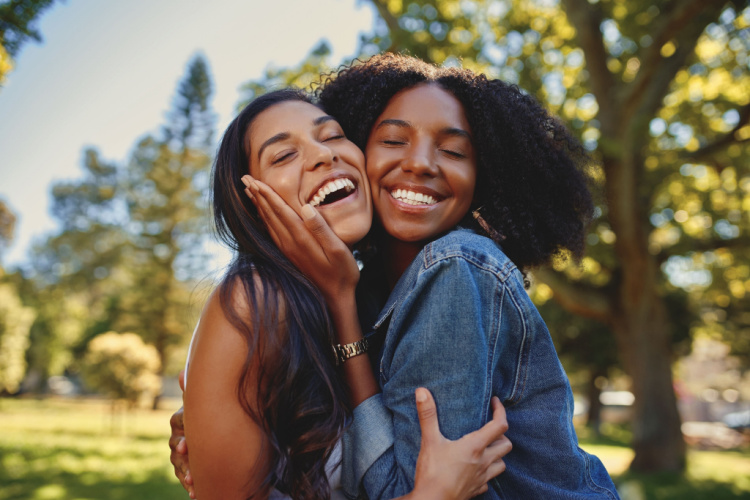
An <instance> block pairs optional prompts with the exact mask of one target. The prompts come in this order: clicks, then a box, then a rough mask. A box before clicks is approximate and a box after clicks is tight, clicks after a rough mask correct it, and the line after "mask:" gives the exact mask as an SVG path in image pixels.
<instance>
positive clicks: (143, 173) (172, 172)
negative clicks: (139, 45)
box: [122, 57, 214, 407]
mask: <svg viewBox="0 0 750 500" xmlns="http://www.w3.org/2000/svg"><path fill="white" fill-rule="evenodd" d="M210 97H211V81H210V77H209V75H208V67H207V64H206V62H205V60H204V59H203V58H202V57H196V58H194V59H193V61H192V62H191V63H190V65H189V68H188V72H187V75H186V76H185V78H184V79H183V80H182V81H181V82H180V84H179V87H178V91H177V96H176V98H175V102H174V106H173V110H172V111H171V113H170V114H169V116H168V120H169V121H168V123H167V124H166V126H165V127H164V138H163V139H162V140H158V139H155V138H153V137H146V138H144V139H143V140H141V141H140V142H139V144H138V147H137V148H136V151H135V152H134V153H133V157H132V159H131V162H130V164H129V166H128V181H127V186H128V193H127V204H128V213H129V216H130V219H131V221H132V224H133V226H134V227H135V228H137V230H136V231H135V232H134V234H133V237H134V239H133V242H134V245H133V255H132V259H133V261H134V263H135V264H136V265H135V266H134V268H133V269H132V274H133V278H134V283H133V284H134V290H136V291H137V293H133V294H129V295H128V296H126V297H125V298H124V299H125V302H126V304H127V308H128V309H129V310H131V311H137V316H135V315H131V317H130V320H131V321H132V323H125V324H123V325H122V327H123V328H124V327H125V326H128V327H129V328H130V329H133V330H134V331H138V332H140V333H141V335H143V337H144V339H146V340H147V341H148V342H149V343H151V344H152V345H154V346H155V347H156V349H157V351H158V352H159V356H160V360H161V363H162V367H164V366H166V364H167V355H168V351H169V350H170V348H171V347H172V346H174V345H175V344H177V343H179V342H180V341H181V340H182V339H183V338H184V337H185V331H186V324H185V323H184V321H183V318H185V316H186V314H185V313H186V312H187V310H188V308H189V293H188V292H187V291H186V290H185V287H184V286H183V285H181V283H180V281H181V280H187V279H190V278H196V277H199V276H200V275H201V274H202V273H204V272H205V261H206V259H205V254H204V253H203V252H202V249H203V244H204V240H205V236H206V234H207V231H208V227H209V219H208V207H207V204H206V196H205V192H206V188H207V179H208V171H209V169H210V164H211V155H210V152H209V147H210V145H211V138H212V135H213V121H214V118H213V113H212V111H211V108H210V105H209V99H210ZM188 328H189V327H188ZM157 404H158V399H156V400H155V401H154V407H156V405H157Z"/></svg>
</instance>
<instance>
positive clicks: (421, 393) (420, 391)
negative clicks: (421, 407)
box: [417, 387, 427, 403]
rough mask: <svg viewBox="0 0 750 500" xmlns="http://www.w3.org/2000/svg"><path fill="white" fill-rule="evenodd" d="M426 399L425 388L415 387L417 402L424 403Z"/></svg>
mask: <svg viewBox="0 0 750 500" xmlns="http://www.w3.org/2000/svg"><path fill="white" fill-rule="evenodd" d="M425 401H427V390H426V389H423V388H422V387H420V388H419V389H417V403H424V402H425Z"/></svg>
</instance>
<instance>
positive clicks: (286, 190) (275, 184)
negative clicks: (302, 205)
mask: <svg viewBox="0 0 750 500" xmlns="http://www.w3.org/2000/svg"><path fill="white" fill-rule="evenodd" d="M258 180H260V181H261V182H264V183H266V184H268V185H269V186H270V187H271V188H272V189H273V190H274V191H276V194H278V195H279V196H280V197H281V199H282V200H284V201H285V202H286V203H287V204H288V205H290V206H293V207H294V206H297V205H299V199H300V185H299V180H298V179H296V178H294V176H291V175H283V174H282V173H281V171H276V172H266V173H264V174H263V175H261V176H260V177H259V179H258Z"/></svg>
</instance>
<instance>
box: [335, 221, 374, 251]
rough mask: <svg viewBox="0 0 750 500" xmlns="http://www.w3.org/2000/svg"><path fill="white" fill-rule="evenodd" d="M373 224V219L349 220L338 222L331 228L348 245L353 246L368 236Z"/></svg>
mask: <svg viewBox="0 0 750 500" xmlns="http://www.w3.org/2000/svg"><path fill="white" fill-rule="evenodd" d="M371 224H372V220H361V221H347V222H346V223H340V224H336V225H335V226H332V228H331V229H332V230H333V232H334V233H336V236H338V237H339V239H341V241H343V242H344V244H346V246H348V247H349V248H353V247H354V245H356V244H357V243H359V242H360V241H362V240H363V239H364V237H365V236H367V233H368V232H370V226H371Z"/></svg>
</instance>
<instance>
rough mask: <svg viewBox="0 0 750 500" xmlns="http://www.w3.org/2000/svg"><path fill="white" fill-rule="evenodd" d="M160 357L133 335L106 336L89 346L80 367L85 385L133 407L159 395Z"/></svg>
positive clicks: (113, 333) (112, 334)
mask: <svg viewBox="0 0 750 500" xmlns="http://www.w3.org/2000/svg"><path fill="white" fill-rule="evenodd" d="M159 370H160V364H159V354H158V353H157V352H156V349H155V348H154V347H153V346H150V345H146V344H145V343H144V342H143V340H142V339H141V337H140V336H138V335H136V334H135V333H117V332H107V333H103V334H101V335H98V336H96V337H94V338H93V339H92V340H91V342H90V343H89V347H88V350H87V352H86V356H85V357H84V358H83V362H82V364H81V374H82V375H83V380H84V381H85V382H86V385H87V386H88V387H90V388H92V389H94V390H97V391H100V392H102V393H104V394H106V395H107V396H109V397H111V398H112V399H113V402H114V401H116V400H118V399H120V400H124V401H126V402H127V403H128V404H129V405H130V406H131V407H132V406H135V405H136V404H137V403H138V401H139V400H140V399H141V398H142V397H144V396H148V395H151V396H156V394H158V393H159V391H161V379H160V378H159V375H158V372H159Z"/></svg>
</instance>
